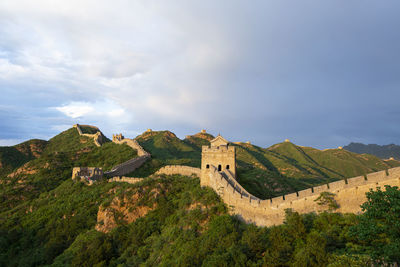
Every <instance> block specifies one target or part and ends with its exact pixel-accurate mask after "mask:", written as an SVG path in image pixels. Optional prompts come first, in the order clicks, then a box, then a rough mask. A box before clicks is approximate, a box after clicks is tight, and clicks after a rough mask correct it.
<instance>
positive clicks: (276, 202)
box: [207, 166, 400, 226]
mask: <svg viewBox="0 0 400 267" xmlns="http://www.w3.org/2000/svg"><path fill="white" fill-rule="evenodd" d="M207 175H208V181H209V184H208V186H210V187H211V188H213V189H214V190H215V191H216V192H217V194H218V195H219V196H220V197H221V199H222V200H223V201H224V202H225V203H226V204H227V205H228V206H229V207H230V208H231V213H232V214H235V215H238V216H239V217H240V218H241V219H243V220H244V221H246V222H248V223H254V224H256V225H259V226H271V225H278V224H281V223H283V221H284V218H285V210H286V209H292V210H294V211H297V212H299V213H310V212H317V213H318V212H322V211H324V210H328V208H329V207H325V206H321V205H319V204H318V203H317V202H316V201H315V200H316V199H317V198H318V197H319V196H320V194H321V193H322V192H331V193H333V194H334V195H335V201H336V202H337V204H338V205H339V208H338V209H337V210H336V212H341V213H360V212H361V208H360V205H361V204H362V203H364V202H365V201H366V200H367V199H366V196H365V193H366V192H368V191H369V190H370V189H375V188H377V187H381V188H384V186H385V185H391V186H400V167H397V168H392V169H389V170H387V171H380V172H375V173H370V174H368V175H365V176H358V177H354V178H349V179H344V180H340V181H336V182H332V183H328V184H325V185H321V186H316V187H312V188H308V189H305V190H302V191H299V192H296V193H292V194H287V195H283V196H279V197H274V198H271V199H266V200H262V199H259V198H257V197H255V196H253V195H251V194H250V193H248V192H247V191H246V190H245V189H244V188H243V187H242V186H241V185H240V184H239V183H238V182H237V181H236V180H235V179H234V178H233V176H232V175H230V174H229V172H226V171H224V172H222V171H218V169H217V168H216V167H215V166H211V167H210V171H209V172H208V173H207Z"/></svg>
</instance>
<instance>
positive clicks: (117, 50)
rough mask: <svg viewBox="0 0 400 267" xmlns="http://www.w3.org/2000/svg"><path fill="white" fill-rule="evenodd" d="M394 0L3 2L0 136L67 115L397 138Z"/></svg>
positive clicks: (297, 138) (94, 120)
mask: <svg viewBox="0 0 400 267" xmlns="http://www.w3.org/2000/svg"><path fill="white" fill-rule="evenodd" d="M399 10H400V2H399V1H394V0H393V1H391V0H387V1H369V0H350V1H349V0H346V1H345V0H335V1H320V0H314V1H309V0H302V1H275V0H274V1H272V0H271V1H252V2H251V4H250V3H249V2H248V1H207V0H205V1H152V0H147V1H120V0H114V1H101V0H100V1H99V0H97V1H82V0H80V1H75V0H73V1H57V0H51V1H50V0H49V1H42V0H38V1H19V0H2V1H1V2H0V129H1V131H0V145H13V144H16V143H18V142H21V141H24V140H27V139H30V138H42V139H48V138H50V137H52V136H54V135H56V134H58V133H59V132H60V131H62V130H65V129H68V128H69V127H71V126H72V125H73V124H75V123H82V124H84V123H86V124H94V125H97V126H98V127H100V128H101V129H102V131H103V132H104V133H105V134H106V135H108V136H111V134H112V133H116V132H122V133H124V134H125V136H128V137H135V136H136V135H138V134H140V133H142V132H143V131H145V130H146V129H147V128H152V129H153V130H164V129H169V130H171V131H173V132H175V133H176V134H177V135H178V136H179V137H182V138H183V137H184V136H185V135H187V134H194V133H196V132H198V131H200V129H207V130H208V131H209V132H211V133H213V134H218V133H221V134H222V135H223V136H224V137H226V138H227V139H229V140H231V141H251V142H252V143H254V144H257V145H260V146H263V147H268V146H270V145H272V144H275V143H278V142H281V141H283V140H284V139H286V138H289V139H290V140H291V141H292V142H294V143H296V144H298V145H305V146H313V147H317V148H330V147H337V146H342V145H345V144H348V143H349V142H351V141H355V142H364V143H378V144H388V143H397V144H400V123H399V122H400V119H399V118H400V108H399V99H400V31H399V28H400V16H399V15H398V11H399Z"/></svg>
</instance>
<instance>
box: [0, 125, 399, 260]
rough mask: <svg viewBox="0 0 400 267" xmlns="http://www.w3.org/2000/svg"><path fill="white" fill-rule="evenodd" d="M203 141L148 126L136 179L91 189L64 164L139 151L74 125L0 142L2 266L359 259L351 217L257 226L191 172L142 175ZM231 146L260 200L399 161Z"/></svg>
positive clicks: (187, 160)
mask: <svg viewBox="0 0 400 267" xmlns="http://www.w3.org/2000/svg"><path fill="white" fill-rule="evenodd" d="M82 128H84V129H82V132H84V133H89V134H93V133H94V132H95V130H93V129H95V128H94V127H88V128H87V129H86V126H85V127H82ZM96 132H97V130H96ZM212 138H214V137H213V136H212V135H210V134H207V133H204V132H201V133H198V134H194V135H190V136H186V138H185V139H184V140H181V139H179V138H178V137H177V136H176V135H175V134H174V133H172V132H170V131H146V132H144V133H143V134H141V135H139V136H137V137H136V138H135V139H136V140H137V141H138V142H139V143H140V145H141V146H142V147H143V148H144V149H145V150H146V151H148V152H150V153H151V154H152V157H151V159H150V160H148V161H147V162H146V163H145V164H144V165H143V166H142V167H140V168H139V169H137V170H135V171H134V172H133V173H131V176H133V177H143V180H141V181H140V182H138V183H136V184H129V183H117V182H107V181H100V182H97V183H94V184H93V185H91V186H88V185H86V184H85V183H83V182H75V181H73V180H72V179H71V172H72V168H73V167H75V166H97V167H102V168H103V169H104V170H109V169H111V167H112V166H114V165H116V164H119V163H122V162H124V161H126V160H128V159H131V158H133V157H136V156H137V153H136V151H135V150H132V149H131V148H130V147H128V146H127V145H117V144H115V143H112V142H110V140H109V139H107V138H105V137H104V138H103V141H104V142H103V144H102V145H101V146H100V147H97V146H96V145H95V143H94V140H93V138H90V137H87V136H82V135H79V134H78V131H77V129H76V128H71V129H68V130H66V131H64V132H62V133H60V134H58V135H57V136H55V137H53V138H51V139H50V140H49V141H43V140H30V141H27V142H25V143H22V144H19V145H17V146H13V147H0V156H1V157H0V160H1V164H2V167H1V169H0V170H1V174H0V199H1V202H0V266H155V265H160V266H178V265H179V266H220V265H229V266H328V264H331V265H329V266H368V263H370V257H369V255H368V253H366V252H365V249H364V247H363V246H364V243H363V242H362V241H359V240H357V239H356V238H355V237H353V236H351V235H350V234H349V231H350V230H349V229H351V228H352V226H354V225H355V224H356V223H357V221H358V219H357V215H353V214H345V215H342V214H335V213H323V214H320V215H316V214H306V215H299V214H297V213H295V212H291V211H287V215H286V222H285V224H283V225H280V226H274V227H270V228H265V227H256V226H255V225H252V224H245V223H243V222H242V221H241V220H240V218H239V217H235V216H230V215H229V209H230V207H227V206H226V205H225V204H224V203H223V202H222V201H221V199H220V197H219V196H218V195H217V194H216V193H215V192H214V191H213V190H212V189H210V188H202V187H200V184H199V179H197V178H193V177H184V176H179V175H175V176H164V175H162V176H150V177H148V176H149V175H150V174H153V173H154V172H155V171H156V170H158V168H160V167H162V166H164V165H168V164H183V165H188V166H194V167H200V161H201V146H202V145H208V144H209V141H210V140H211V139H212ZM230 145H233V146H236V158H237V170H238V180H239V181H240V183H241V184H242V185H243V186H244V187H245V188H246V189H247V190H249V191H250V192H251V193H253V194H256V195H257V196H260V197H264V198H268V197H271V196H276V195H279V194H281V193H283V192H293V191H296V190H300V189H302V188H305V187H308V186H310V185H316V184H320V183H325V182H327V181H331V180H335V179H340V178H343V177H351V176H355V175H360V174H364V173H367V172H373V171H376V170H383V169H387V168H390V167H393V166H399V165H400V163H399V162H398V161H396V160H392V161H383V160H380V159H378V158H377V157H375V156H372V155H359V154H356V153H352V152H349V151H346V150H340V149H330V150H322V151H321V150H318V149H314V148H310V147H301V146H297V145H295V144H292V143H290V142H284V143H279V144H275V145H273V146H271V147H269V148H262V147H259V146H255V145H252V144H250V143H231V144H230ZM315 244H318V246H315ZM221 263H222V264H221ZM369 265H370V264H369Z"/></svg>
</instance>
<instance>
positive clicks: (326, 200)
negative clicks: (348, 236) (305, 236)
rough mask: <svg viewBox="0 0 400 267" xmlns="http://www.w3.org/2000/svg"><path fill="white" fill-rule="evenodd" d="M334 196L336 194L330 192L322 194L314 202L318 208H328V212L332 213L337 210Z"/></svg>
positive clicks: (337, 206) (337, 205)
mask: <svg viewBox="0 0 400 267" xmlns="http://www.w3.org/2000/svg"><path fill="white" fill-rule="evenodd" d="M335 196H336V194H334V193H331V192H322V193H321V194H320V195H319V197H318V198H317V199H316V200H314V201H315V202H317V204H318V205H320V206H326V207H328V210H329V211H334V210H337V209H338V208H339V204H338V203H337V202H336V200H335Z"/></svg>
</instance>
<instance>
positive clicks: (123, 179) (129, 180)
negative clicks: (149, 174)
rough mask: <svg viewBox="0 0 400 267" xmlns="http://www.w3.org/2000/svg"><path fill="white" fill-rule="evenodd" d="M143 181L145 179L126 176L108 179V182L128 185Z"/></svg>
mask: <svg viewBox="0 0 400 267" xmlns="http://www.w3.org/2000/svg"><path fill="white" fill-rule="evenodd" d="M141 181H143V178H134V177H125V176H122V177H120V176H116V177H113V178H110V179H108V182H109V183H111V182H124V183H128V184H136V183H138V182H141Z"/></svg>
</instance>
